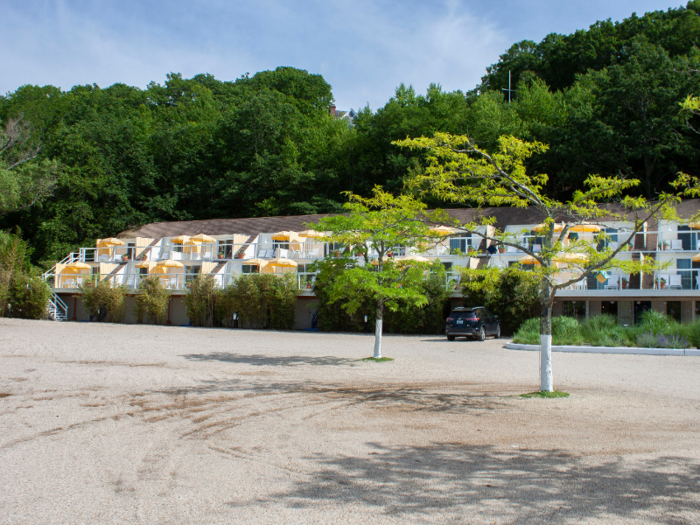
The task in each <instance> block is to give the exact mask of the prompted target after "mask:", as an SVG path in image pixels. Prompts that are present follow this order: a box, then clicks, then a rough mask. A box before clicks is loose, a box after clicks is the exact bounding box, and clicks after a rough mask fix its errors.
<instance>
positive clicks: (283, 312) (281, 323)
mask: <svg viewBox="0 0 700 525" xmlns="http://www.w3.org/2000/svg"><path fill="white" fill-rule="evenodd" d="M296 299H297V283H296V274H293V273H288V274H283V275H273V274H260V273H253V274H245V275H241V276H240V277H239V278H237V279H236V280H235V281H234V282H233V283H231V284H229V286H227V287H226V289H224V290H218V295H217V298H216V314H217V319H218V321H219V323H221V324H222V325H223V326H231V327H232V326H233V325H234V319H233V316H234V314H236V315H237V318H238V326H240V327H241V328H271V329H273V330H291V329H292V328H293V327H294V317H295V313H296Z"/></svg>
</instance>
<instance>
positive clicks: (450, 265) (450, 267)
mask: <svg viewBox="0 0 700 525" xmlns="http://www.w3.org/2000/svg"><path fill="white" fill-rule="evenodd" d="M442 265H443V266H444V267H445V271H447V272H449V271H450V270H452V263H451V262H444V263H442Z"/></svg>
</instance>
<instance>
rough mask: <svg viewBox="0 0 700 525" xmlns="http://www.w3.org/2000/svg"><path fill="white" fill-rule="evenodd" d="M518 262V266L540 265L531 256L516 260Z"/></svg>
mask: <svg viewBox="0 0 700 525" xmlns="http://www.w3.org/2000/svg"><path fill="white" fill-rule="evenodd" d="M518 262H519V263H520V264H540V261H538V260H537V259H535V258H534V257H533V256H532V255H526V256H525V257H521V258H520V259H518Z"/></svg>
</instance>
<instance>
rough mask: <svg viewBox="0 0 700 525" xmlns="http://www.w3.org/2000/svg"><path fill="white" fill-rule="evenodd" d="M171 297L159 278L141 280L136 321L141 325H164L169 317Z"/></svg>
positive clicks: (150, 277)
mask: <svg viewBox="0 0 700 525" xmlns="http://www.w3.org/2000/svg"><path fill="white" fill-rule="evenodd" d="M169 304H170V295H169V294H168V292H167V291H166V289H165V287H164V286H163V283H162V282H161V280H160V278H159V277H158V276H155V275H152V276H149V277H144V278H143V279H141V284H140V293H139V294H138V295H137V296H136V319H137V320H138V322H139V323H143V322H147V323H151V324H163V323H165V320H166V318H167V316H168V305H169Z"/></svg>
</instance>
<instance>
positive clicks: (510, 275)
mask: <svg viewBox="0 0 700 525" xmlns="http://www.w3.org/2000/svg"><path fill="white" fill-rule="evenodd" d="M461 288H462V294H463V295H464V303H465V304H466V305H470V306H485V307H486V308H487V309H488V310H489V311H490V312H491V313H493V314H495V315H497V316H498V320H499V322H500V323H501V331H502V332H503V334H506V335H510V334H513V333H515V331H516V330H517V329H518V328H519V327H520V325H522V324H523V322H525V321H526V320H527V319H531V318H533V317H538V318H539V315H540V309H539V300H538V295H537V294H538V281H537V276H536V275H534V274H533V273H532V272H526V271H523V270H521V269H519V268H518V267H515V266H514V267H510V268H507V269H506V270H505V271H502V272H501V271H499V270H498V269H497V268H486V269H481V270H471V269H468V268H465V269H464V270H462V279H461Z"/></svg>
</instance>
